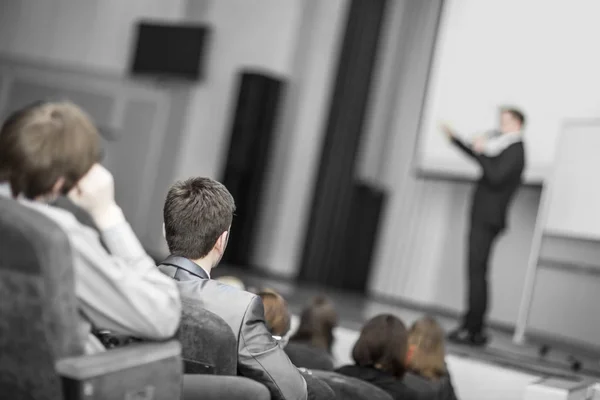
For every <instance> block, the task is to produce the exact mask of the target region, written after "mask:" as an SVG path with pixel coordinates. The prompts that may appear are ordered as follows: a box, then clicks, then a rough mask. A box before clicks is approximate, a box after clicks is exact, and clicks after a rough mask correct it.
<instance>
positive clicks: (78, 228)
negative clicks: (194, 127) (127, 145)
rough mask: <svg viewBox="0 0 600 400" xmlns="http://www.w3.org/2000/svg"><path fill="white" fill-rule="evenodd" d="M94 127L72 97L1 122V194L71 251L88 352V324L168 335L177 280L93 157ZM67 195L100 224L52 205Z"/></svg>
mask: <svg viewBox="0 0 600 400" xmlns="http://www.w3.org/2000/svg"><path fill="white" fill-rule="evenodd" d="M99 143H100V142H99V134H98V131H97V130H96V128H95V127H94V125H93V124H92V122H91V121H90V119H89V117H88V116H87V115H86V114H85V113H84V112H83V111H82V110H81V109H79V108H78V107H77V106H75V105H73V104H70V103H51V102H49V103H40V104H36V105H33V106H30V107H27V108H25V109H23V110H21V111H18V112H16V113H14V114H13V115H11V116H10V117H9V118H8V119H7V120H6V122H5V123H4V124H3V126H2V129H1V130H0V196H1V195H4V196H11V197H14V198H17V199H18V200H19V201H20V202H21V204H23V205H24V206H26V207H30V208H31V209H34V210H36V211H37V212H39V213H41V214H44V215H45V216H46V217H48V218H50V219H51V220H53V221H54V222H55V223H57V224H58V225H59V226H60V227H61V228H62V229H63V230H64V231H65V233H66V235H67V237H68V239H69V242H70V244H71V249H72V253H73V267H74V274H75V292H76V295H77V298H78V300H79V304H78V306H79V310H80V315H81V321H80V332H81V334H82V341H83V342H84V343H85V348H86V352H87V353H93V352H97V351H103V350H104V347H103V346H102V344H101V343H100V341H99V340H98V339H97V338H96V337H95V336H93V335H92V334H91V333H90V332H91V328H92V326H93V327H94V328H96V329H99V330H109V331H111V332H114V333H116V334H122V335H128V336H134V337H138V338H141V339H151V340H154V339H156V340H160V339H167V338H169V337H172V336H173V335H174V333H175V331H176V330H177V328H178V326H179V320H180V317H181V300H180V298H179V292H178V290H177V287H176V285H175V284H174V283H173V281H172V280H170V279H168V278H166V277H165V276H164V275H163V274H161V273H160V272H159V271H157V269H156V267H155V265H154V263H153V261H152V259H151V258H150V257H148V255H146V253H145V251H144V250H143V248H142V246H141V244H140V243H139V241H138V239H137V238H136V236H135V234H134V233H133V231H132V229H131V227H130V225H129V224H128V223H127V221H126V220H125V218H124V216H123V213H122V212H121V209H120V208H119V206H118V205H117V204H116V203H115V200H114V182H113V178H112V176H111V174H110V173H109V172H108V171H107V170H106V169H104V168H103V167H102V166H100V165H99V164H97V162H98V159H99V154H100V151H99ZM65 195H66V196H68V197H69V198H70V200H71V201H72V202H73V203H75V204H76V205H77V206H79V207H80V208H82V209H83V210H85V211H86V212H87V213H88V214H89V215H90V216H91V217H92V219H93V222H94V224H95V225H96V227H97V229H98V230H99V231H100V233H101V235H102V238H103V239H104V243H105V244H106V246H107V247H108V248H109V250H110V253H111V254H112V255H111V254H109V253H108V252H107V251H106V249H105V248H104V247H103V246H102V244H101V242H100V238H99V236H98V233H97V231H96V230H94V229H92V228H90V227H88V226H85V225H83V224H81V223H80V222H78V221H77V220H76V218H75V217H74V216H73V214H72V213H71V212H68V211H65V210H63V209H60V208H57V207H54V206H52V205H51V204H54V202H55V201H56V200H57V199H58V198H59V197H61V196H65Z"/></svg>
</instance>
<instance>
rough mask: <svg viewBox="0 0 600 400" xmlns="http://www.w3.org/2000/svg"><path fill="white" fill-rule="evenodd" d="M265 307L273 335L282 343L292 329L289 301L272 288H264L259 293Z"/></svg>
mask: <svg viewBox="0 0 600 400" xmlns="http://www.w3.org/2000/svg"><path fill="white" fill-rule="evenodd" d="M258 296H259V297H260V298H261V299H262V302H263V307H264V308H265V321H266V323H267V328H268V329H269V332H271V335H273V337H275V339H276V340H277V341H279V343H280V344H281V340H282V339H283V337H284V336H285V335H287V333H288V331H289V330H290V320H291V318H290V311H289V310H288V305H287V301H285V299H284V298H283V297H282V296H281V295H280V294H279V293H277V292H276V291H274V290H272V289H263V290H261V291H260V292H259V293H258Z"/></svg>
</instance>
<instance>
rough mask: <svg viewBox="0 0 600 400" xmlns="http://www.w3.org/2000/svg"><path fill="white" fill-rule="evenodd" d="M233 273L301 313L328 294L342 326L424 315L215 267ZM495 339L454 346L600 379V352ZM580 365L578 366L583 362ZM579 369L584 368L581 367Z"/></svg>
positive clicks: (444, 319)
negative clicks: (383, 317)
mask: <svg viewBox="0 0 600 400" xmlns="http://www.w3.org/2000/svg"><path fill="white" fill-rule="evenodd" d="M225 275H231V276H235V277H238V278H240V279H241V280H242V281H244V283H245V284H246V286H247V287H248V288H250V287H254V288H265V287H268V288H272V289H275V290H277V291H278V292H279V293H281V294H282V295H283V296H284V297H285V298H286V299H287V301H288V304H289V307H290V310H291V312H292V313H293V314H296V315H298V314H299V313H300V311H301V309H302V307H303V305H304V304H306V302H307V301H308V299H309V298H311V297H312V296H314V295H317V294H326V295H327V296H328V297H329V298H331V299H332V301H333V302H334V303H335V304H336V307H337V309H338V315H339V320H340V325H341V326H343V327H344V328H347V329H352V330H359V329H360V327H361V325H362V324H363V322H364V321H365V320H367V319H369V318H371V317H373V316H375V315H377V314H381V313H393V314H394V315H397V316H398V317H400V318H401V319H402V320H403V321H404V322H405V323H406V324H407V325H410V324H411V323H412V322H413V321H414V320H416V319H418V318H420V317H421V316H422V315H423V310H416V309H414V308H411V307H410V306H407V305H402V304H399V303H392V302H384V301H377V300H373V299H369V298H368V297H366V296H363V295H358V294H356V293H349V292H344V291H342V290H338V289H330V288H319V287H315V286H308V285H301V284H297V283H295V282H288V281H283V280H280V279H273V278H269V277H265V276H264V275H261V274H256V273H252V272H250V271H248V270H246V269H237V268H232V267H226V266H220V267H219V268H217V269H215V270H213V276H214V277H215V278H216V277H219V276H225ZM431 315H433V316H435V317H436V318H437V320H438V321H439V322H440V324H442V326H443V327H444V329H447V330H449V329H451V328H453V327H455V326H456V324H457V321H456V319H454V318H449V317H448V316H444V315H436V314H435V313H431ZM490 334H491V336H492V341H491V343H490V344H489V345H488V346H487V347H486V348H483V349H474V348H469V347H463V346H454V345H448V352H449V353H450V354H454V355H458V356H461V357H468V358H472V359H475V360H480V361H486V362H491V363H494V364H496V365H501V366H505V367H509V368H511V369H517V370H520V371H523V372H526V373H533V374H537V375H551V376H560V377H564V378H580V377H585V378H593V379H594V380H597V379H598V378H600V354H597V353H595V354H594V353H593V352H591V351H589V350H587V349H581V348H573V347H571V348H569V347H568V346H565V345H562V346H561V345H560V344H558V345H557V344H555V345H554V346H553V347H551V348H550V349H549V351H548V352H547V354H546V355H545V356H542V355H540V344H535V343H528V344H525V345H517V344H515V343H513V342H512V340H511V339H512V338H511V335H510V333H509V332H502V331H495V330H491V331H490ZM577 364H578V365H577ZM574 367H578V368H575V369H574Z"/></svg>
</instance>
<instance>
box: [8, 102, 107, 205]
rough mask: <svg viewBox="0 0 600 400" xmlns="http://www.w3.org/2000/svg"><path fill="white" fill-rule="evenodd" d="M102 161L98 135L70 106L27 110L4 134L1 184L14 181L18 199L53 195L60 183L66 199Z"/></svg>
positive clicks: (58, 104) (17, 115)
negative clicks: (96, 164) (22, 196)
mask: <svg viewBox="0 0 600 400" xmlns="http://www.w3.org/2000/svg"><path fill="white" fill-rule="evenodd" d="M99 160H100V135H99V133H98V130H97V129H96V127H95V126H94V124H93V123H92V121H91V118H90V117H89V116H88V115H87V114H86V113H85V112H84V111H83V110H82V109H81V108H79V107H77V106H76V105H75V104H72V103H69V102H47V103H37V104H34V105H30V106H27V107H25V108H22V109H20V110H18V111H16V112H14V113H13V114H11V115H10V116H9V117H8V118H7V120H6V121H5V122H4V124H3V125H2V129H1V130H0V179H1V180H7V181H9V182H10V185H11V189H12V191H13V195H14V196H15V197H17V196H18V195H20V194H22V195H24V196H25V197H27V198H30V199H33V198H36V197H38V196H41V195H44V194H47V193H48V192H50V191H51V190H52V188H53V186H54V185H55V184H56V181H58V180H59V179H60V178H63V179H64V180H65V183H64V185H63V188H62V192H63V193H64V194H66V193H67V192H68V191H69V190H71V189H72V188H73V187H74V186H75V185H76V184H77V182H78V181H79V180H80V179H81V178H82V177H83V176H84V175H85V174H86V173H87V172H88V171H89V170H90V168H91V167H92V166H93V165H94V164H95V163H97V162H98V161H99Z"/></svg>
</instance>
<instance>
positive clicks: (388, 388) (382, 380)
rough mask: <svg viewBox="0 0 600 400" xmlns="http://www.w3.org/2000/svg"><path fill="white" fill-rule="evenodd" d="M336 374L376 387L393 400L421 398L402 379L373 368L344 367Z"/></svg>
mask: <svg viewBox="0 0 600 400" xmlns="http://www.w3.org/2000/svg"><path fill="white" fill-rule="evenodd" d="M336 372H338V373H340V374H342V375H346V376H350V377H352V378H358V379H360V380H363V381H365V382H369V383H370V384H372V385H374V386H377V387H378V388H380V389H382V390H384V391H385V392H387V393H388V394H389V395H390V396H392V397H393V398H394V400H419V399H421V398H423V399H425V397H420V395H419V393H418V392H417V391H415V390H413V389H412V388H410V387H408V386H407V385H406V384H405V383H404V382H403V381H402V379H398V378H396V377H395V376H393V375H391V374H389V373H387V372H385V371H381V370H379V369H377V368H374V367H361V366H358V365H346V366H344V367H342V368H339V369H338V370H337V371H336Z"/></svg>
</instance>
